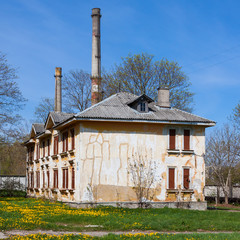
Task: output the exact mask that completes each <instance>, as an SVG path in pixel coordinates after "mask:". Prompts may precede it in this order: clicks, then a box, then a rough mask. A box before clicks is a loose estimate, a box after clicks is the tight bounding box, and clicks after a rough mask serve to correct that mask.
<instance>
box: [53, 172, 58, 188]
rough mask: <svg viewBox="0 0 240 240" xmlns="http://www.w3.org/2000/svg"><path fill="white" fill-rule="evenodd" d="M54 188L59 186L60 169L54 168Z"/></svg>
mask: <svg viewBox="0 0 240 240" xmlns="http://www.w3.org/2000/svg"><path fill="white" fill-rule="evenodd" d="M53 188H58V170H57V169H54V170H53Z"/></svg>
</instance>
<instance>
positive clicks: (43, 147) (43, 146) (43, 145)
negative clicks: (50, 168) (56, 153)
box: [42, 141, 45, 157]
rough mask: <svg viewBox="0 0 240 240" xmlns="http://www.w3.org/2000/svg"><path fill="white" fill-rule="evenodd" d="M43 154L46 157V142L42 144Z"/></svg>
mask: <svg viewBox="0 0 240 240" xmlns="http://www.w3.org/2000/svg"><path fill="white" fill-rule="evenodd" d="M42 154H43V157H45V141H43V142H42Z"/></svg>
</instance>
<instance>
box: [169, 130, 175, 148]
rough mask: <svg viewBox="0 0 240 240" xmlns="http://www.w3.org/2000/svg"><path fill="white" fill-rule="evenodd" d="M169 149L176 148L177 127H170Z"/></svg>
mask: <svg viewBox="0 0 240 240" xmlns="http://www.w3.org/2000/svg"><path fill="white" fill-rule="evenodd" d="M169 149H170V150H174V149H176V129H169Z"/></svg>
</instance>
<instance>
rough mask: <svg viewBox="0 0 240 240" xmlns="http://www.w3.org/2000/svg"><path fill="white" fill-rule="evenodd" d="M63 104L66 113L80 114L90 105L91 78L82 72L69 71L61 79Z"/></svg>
mask: <svg viewBox="0 0 240 240" xmlns="http://www.w3.org/2000/svg"><path fill="white" fill-rule="evenodd" d="M63 102H64V109H65V111H66V112H79V111H80V112H81V111H83V110H85V109H86V108H88V107H89V106H90V104H91V78H90V74H89V73H87V72H85V71H83V70H71V71H69V72H68V73H67V74H66V75H64V77H63Z"/></svg>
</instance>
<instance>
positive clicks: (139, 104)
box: [127, 94, 153, 113]
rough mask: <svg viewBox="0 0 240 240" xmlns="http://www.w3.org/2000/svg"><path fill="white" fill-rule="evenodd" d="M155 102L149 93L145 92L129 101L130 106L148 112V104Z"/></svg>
mask: <svg viewBox="0 0 240 240" xmlns="http://www.w3.org/2000/svg"><path fill="white" fill-rule="evenodd" d="M151 102H153V100H152V99H151V98H150V97H148V96H147V95H145V94H143V95H141V96H140V97H137V98H135V99H134V100H132V101H130V102H128V103H127V104H128V106H129V107H131V108H133V109H135V110H137V111H138V112H140V113H148V112H149V107H148V104H149V103H151Z"/></svg>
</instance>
